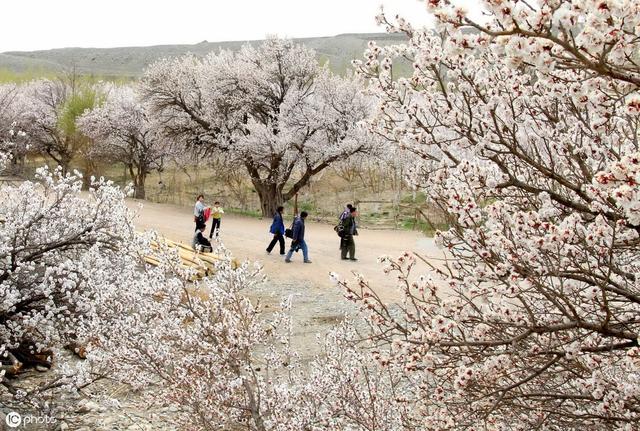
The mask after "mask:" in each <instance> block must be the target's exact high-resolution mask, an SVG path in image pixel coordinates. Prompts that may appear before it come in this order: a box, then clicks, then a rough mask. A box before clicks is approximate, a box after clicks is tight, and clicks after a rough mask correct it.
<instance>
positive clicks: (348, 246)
mask: <svg viewBox="0 0 640 431" xmlns="http://www.w3.org/2000/svg"><path fill="white" fill-rule="evenodd" d="M357 215H358V213H357V209H356V208H355V207H351V208H350V209H349V215H348V216H347V217H346V218H345V219H344V221H343V222H342V226H343V227H344V230H343V231H342V241H341V242H340V257H341V258H342V260H346V259H347V253H349V260H358V259H356V257H355V254H356V243H355V241H354V240H353V237H354V235H358V229H357V225H356V216H357Z"/></svg>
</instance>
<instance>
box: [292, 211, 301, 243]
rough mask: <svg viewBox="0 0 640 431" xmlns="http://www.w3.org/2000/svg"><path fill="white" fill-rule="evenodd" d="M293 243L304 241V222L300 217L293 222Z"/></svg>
mask: <svg viewBox="0 0 640 431" xmlns="http://www.w3.org/2000/svg"><path fill="white" fill-rule="evenodd" d="M292 239H293V240H294V241H298V242H300V241H304V220H303V219H302V217H296V220H295V221H294V222H293V238H292Z"/></svg>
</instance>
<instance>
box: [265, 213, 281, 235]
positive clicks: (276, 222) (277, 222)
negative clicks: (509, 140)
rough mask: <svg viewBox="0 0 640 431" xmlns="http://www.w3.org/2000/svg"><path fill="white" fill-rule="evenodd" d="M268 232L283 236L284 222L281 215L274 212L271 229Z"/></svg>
mask: <svg viewBox="0 0 640 431" xmlns="http://www.w3.org/2000/svg"><path fill="white" fill-rule="evenodd" d="M269 232H271V233H272V234H274V235H275V234H276V233H280V234H281V235H284V221H282V214H280V213H279V212H276V213H275V214H274V215H273V223H271V228H270V229H269Z"/></svg>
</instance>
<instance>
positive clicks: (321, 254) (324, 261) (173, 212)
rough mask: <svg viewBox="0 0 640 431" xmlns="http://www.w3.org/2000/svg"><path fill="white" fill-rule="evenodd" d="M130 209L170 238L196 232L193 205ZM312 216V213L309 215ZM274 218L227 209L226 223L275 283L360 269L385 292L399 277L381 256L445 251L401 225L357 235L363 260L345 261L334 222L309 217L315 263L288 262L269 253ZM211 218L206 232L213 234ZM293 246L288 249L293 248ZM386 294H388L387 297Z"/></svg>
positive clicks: (234, 242) (318, 280) (224, 236)
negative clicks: (398, 228) (389, 271)
mask: <svg viewBox="0 0 640 431" xmlns="http://www.w3.org/2000/svg"><path fill="white" fill-rule="evenodd" d="M128 205H129V206H130V208H132V209H135V210H136V211H138V212H139V216H138V218H137V219H136V222H135V223H136V226H137V227H138V229H141V230H147V229H154V230H156V231H157V232H159V233H160V234H162V235H164V236H165V237H167V238H169V239H171V240H174V241H180V242H183V243H186V244H190V242H191V238H192V235H193V229H194V224H193V215H192V209H191V208H184V207H178V206H175V205H167V204H155V203H152V202H147V201H144V202H142V205H143V207H142V208H141V209H138V205H139V202H138V201H134V200H130V201H128ZM309 218H311V216H310V217H309ZM290 223H291V215H288V214H285V225H288V224H290ZM270 224H271V220H270V219H269V220H267V219H263V220H259V219H255V218H250V217H244V216H237V215H230V214H225V215H224V216H223V219H222V225H221V234H220V237H221V241H222V242H223V244H224V245H225V246H226V247H227V248H229V249H230V250H231V251H232V252H233V254H234V255H235V256H236V257H238V258H239V259H242V260H243V259H248V260H250V261H253V262H255V261H259V262H260V263H261V264H262V265H263V267H264V272H265V274H266V275H267V277H268V278H269V279H270V280H272V281H274V282H287V283H290V282H296V281H299V282H301V284H304V285H309V284H312V285H314V286H315V287H319V288H322V287H325V288H330V287H331V284H330V282H329V272H331V271H334V272H337V273H338V274H340V276H342V277H344V278H347V277H350V276H351V272H352V271H357V272H359V273H361V274H363V275H364V276H365V278H366V279H367V280H369V281H370V283H371V285H372V286H374V287H375V288H376V290H377V291H379V292H380V293H382V294H385V293H386V294H387V295H388V294H390V293H391V291H393V290H394V279H393V277H388V276H386V275H385V274H384V273H383V272H382V266H381V265H379V264H378V263H377V262H376V259H377V258H378V257H379V256H381V255H384V254H387V255H390V256H393V257H397V256H400V254H401V253H402V252H404V251H405V250H408V251H416V252H419V253H421V254H422V255H423V256H440V255H441V253H440V251H439V250H438V249H437V248H436V247H435V246H434V244H433V240H432V239H431V238H427V237H425V236H424V235H423V234H421V233H419V232H410V231H396V230H368V229H362V228H360V229H359V234H360V235H359V236H357V237H356V257H357V258H358V261H357V262H352V261H348V260H347V261H343V260H340V252H339V250H338V245H339V238H338V236H337V235H336V234H335V232H334V231H333V228H332V226H330V225H327V224H324V223H316V222H314V221H313V220H308V221H307V223H306V230H305V239H306V242H307V244H308V246H309V257H310V259H311V260H312V261H313V263H311V264H303V263H302V252H298V253H294V255H293V259H292V260H293V262H292V263H285V262H284V260H283V259H282V257H281V256H280V255H279V254H278V246H277V245H276V248H275V249H274V250H273V252H272V253H271V254H270V255H268V254H267V253H266V251H265V249H266V247H267V245H268V243H269V241H270V240H271V237H272V236H271V235H270V234H269V233H268V231H269V226H270ZM210 226H211V224H210V222H209V223H208V224H207V231H206V234H207V235H208V234H209V229H210ZM288 245H289V240H287V247H288ZM287 250H288V248H287ZM387 295H384V296H387Z"/></svg>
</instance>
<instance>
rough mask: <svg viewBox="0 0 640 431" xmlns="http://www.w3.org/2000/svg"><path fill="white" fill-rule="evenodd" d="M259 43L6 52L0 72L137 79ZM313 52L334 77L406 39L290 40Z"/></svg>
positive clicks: (1, 56)
mask: <svg viewBox="0 0 640 431" xmlns="http://www.w3.org/2000/svg"><path fill="white" fill-rule="evenodd" d="M263 40H264V39H261V40H237V41H220V42H208V41H202V42H199V43H195V44H162V45H150V46H128V47H112V48H84V47H66V48H54V49H48V50H37V51H6V52H3V53H0V69H7V70H10V71H13V72H18V73H20V72H24V71H27V70H34V69H40V70H42V71H47V72H52V73H59V72H63V71H64V70H70V69H75V70H76V71H77V72H78V73H80V74H93V75H111V76H122V77H132V78H135V77H138V76H140V75H142V73H143V71H144V69H145V68H146V67H147V66H148V65H150V64H151V63H153V62H154V61H157V60H159V59H161V58H170V57H178V56H181V55H184V54H187V53H191V54H194V55H196V56H204V55H207V54H208V53H210V52H212V51H218V50H220V49H230V50H234V51H235V50H238V49H239V48H240V47H241V46H242V45H244V44H246V43H252V44H257V43H258V44H259V43H261V42H262V41H263ZM292 40H294V41H295V42H298V43H303V44H305V45H307V46H308V47H310V48H313V49H314V50H315V51H316V52H317V54H318V59H319V61H321V62H326V61H329V66H330V68H331V69H332V70H333V71H334V72H336V73H344V71H345V70H347V69H348V68H350V67H351V60H353V59H355V58H362V55H363V52H364V50H365V49H366V46H367V43H368V42H369V41H370V40H375V41H376V42H377V43H379V44H381V45H388V44H394V43H400V42H403V41H406V36H404V35H401V34H389V33H342V34H338V35H335V36H321V37H307V38H293V39H292Z"/></svg>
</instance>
